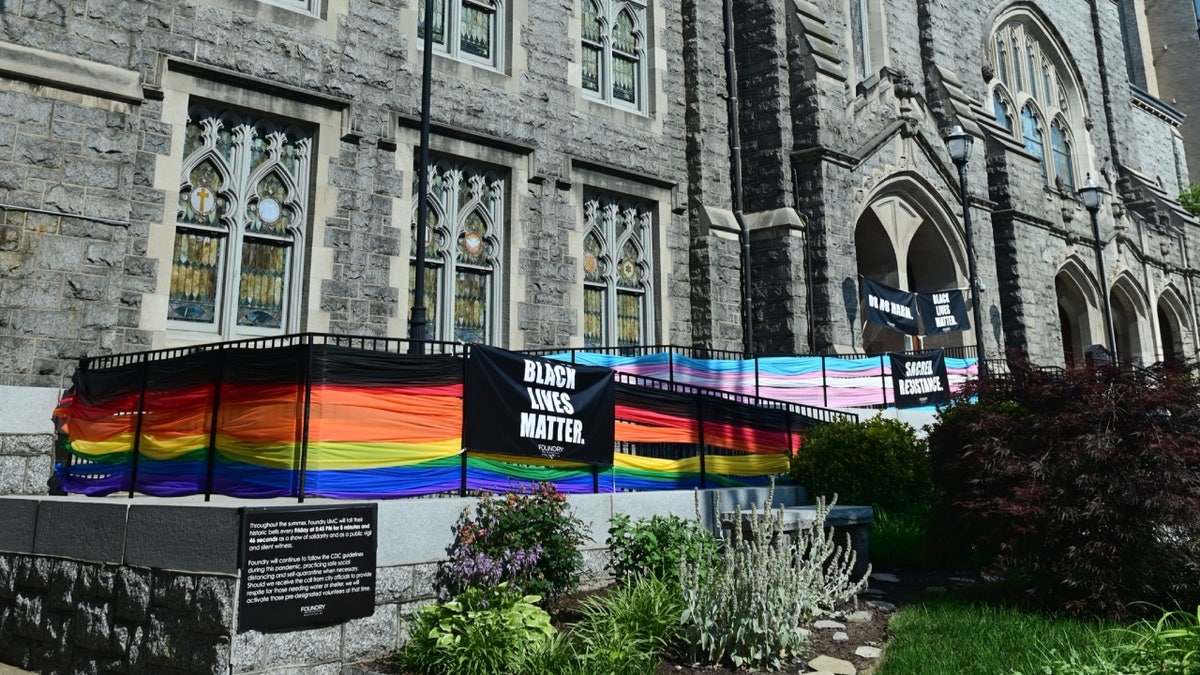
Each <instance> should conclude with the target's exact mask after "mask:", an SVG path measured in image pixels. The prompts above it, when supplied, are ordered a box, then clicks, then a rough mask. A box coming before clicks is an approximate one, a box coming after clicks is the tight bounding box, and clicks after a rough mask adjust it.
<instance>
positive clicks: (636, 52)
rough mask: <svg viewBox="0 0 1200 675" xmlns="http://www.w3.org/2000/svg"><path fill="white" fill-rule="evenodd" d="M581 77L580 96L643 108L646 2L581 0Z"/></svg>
mask: <svg viewBox="0 0 1200 675" xmlns="http://www.w3.org/2000/svg"><path fill="white" fill-rule="evenodd" d="M582 3H583V4H582V7H581V11H580V14H579V16H580V44H581V47H582V53H581V55H580V63H581V79H582V84H583V92H584V95H586V96H588V97H589V98H594V99H598V100H600V101H603V102H605V103H610V104H612V105H615V106H619V107H622V108H631V109H633V110H638V111H644V110H645V109H646V91H647V89H646V5H645V4H644V3H642V2H635V1H632V0H582Z"/></svg>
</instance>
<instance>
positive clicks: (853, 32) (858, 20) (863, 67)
mask: <svg viewBox="0 0 1200 675" xmlns="http://www.w3.org/2000/svg"><path fill="white" fill-rule="evenodd" d="M867 10H868V8H867V0H850V41H851V43H852V44H853V45H854V67H855V70H856V72H857V73H858V79H859V81H862V80H865V79H867V76H868V75H869V71H870V68H871V66H870V62H871V45H870V43H869V42H868V40H869V38H870V36H869V32H870V29H869V28H868V26H867V21H868V17H869V16H870V15H869V14H868V11H867Z"/></svg>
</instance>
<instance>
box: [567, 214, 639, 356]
mask: <svg viewBox="0 0 1200 675" xmlns="http://www.w3.org/2000/svg"><path fill="white" fill-rule="evenodd" d="M652 223H653V208H652V206H651V204H649V203H647V202H643V201H638V200H632V199H624V198H619V197H616V196H612V195H607V194H603V193H588V194H587V195H585V201H584V237H583V333H584V334H583V341H584V345H585V346H587V347H603V346H614V345H615V346H618V347H630V346H635V345H641V344H645V343H646V342H647V341H648V340H649V339H650V336H651V333H652V331H651V326H652V321H651V319H652V310H653V307H652V303H651V300H650V299H651V297H652V296H651V293H650V289H651V283H650V278H651V277H650V270H651V269H652V265H651V260H650V257H649V254H650V249H649V245H650V241H651V239H650V238H651V232H652Z"/></svg>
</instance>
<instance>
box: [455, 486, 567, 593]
mask: <svg viewBox="0 0 1200 675" xmlns="http://www.w3.org/2000/svg"><path fill="white" fill-rule="evenodd" d="M585 541H587V536H586V535H585V534H584V524H583V521H581V520H580V519H579V518H577V517H576V516H575V514H574V512H573V511H572V510H571V506H570V505H569V504H568V503H567V499H566V497H565V496H564V495H562V494H561V493H560V492H558V490H557V489H556V488H555V487H554V485H553V484H551V483H541V484H538V485H536V486H534V487H532V488H525V489H522V490H521V491H520V492H510V493H508V494H506V495H503V496H497V495H493V494H488V493H485V494H483V495H482V496H480V497H479V501H478V503H477V504H476V507H475V515H474V516H472V515H471V512H470V511H469V510H468V511H465V512H464V513H463V515H462V518H460V519H459V523H458V536H457V537H456V539H455V542H454V545H453V546H452V547H451V549H450V559H449V560H448V561H447V562H446V564H445V565H443V566H442V568H441V571H440V573H441V584H442V587H443V591H444V594H446V595H454V594H456V593H459V592H461V591H463V590H464V589H466V588H469V587H471V586H474V585H481V586H489V585H492V584H496V583H500V582H507V583H509V584H510V585H512V586H514V587H516V588H519V589H521V590H523V591H525V592H527V593H534V594H537V595H542V596H546V597H552V596H556V595H561V594H565V593H571V592H573V591H574V590H575V589H576V588H578V587H579V575H580V573H581V571H582V569H583V553H582V552H581V551H580V550H579V547H580V546H581V545H582V544H583V543H584V542H585Z"/></svg>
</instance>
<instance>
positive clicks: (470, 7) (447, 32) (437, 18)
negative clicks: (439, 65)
mask: <svg viewBox="0 0 1200 675" xmlns="http://www.w3.org/2000/svg"><path fill="white" fill-rule="evenodd" d="M425 1H426V0H419V2H418V3H417V37H418V38H422V39H423V38H424V37H425ZM432 2H433V3H434V5H433V49H434V51H435V52H438V53H441V54H445V55H446V56H449V57H450V58H452V59H455V60H458V61H464V62H466V63H473V64H476V65H481V66H485V67H488V68H495V69H499V68H501V67H502V66H503V65H504V44H505V39H504V27H505V25H506V21H505V14H504V12H505V6H504V1H503V0H432Z"/></svg>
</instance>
